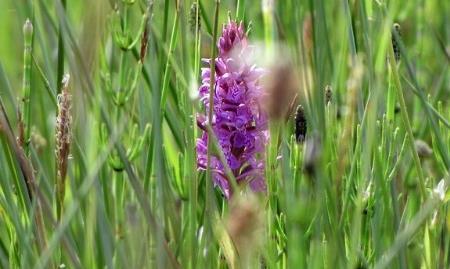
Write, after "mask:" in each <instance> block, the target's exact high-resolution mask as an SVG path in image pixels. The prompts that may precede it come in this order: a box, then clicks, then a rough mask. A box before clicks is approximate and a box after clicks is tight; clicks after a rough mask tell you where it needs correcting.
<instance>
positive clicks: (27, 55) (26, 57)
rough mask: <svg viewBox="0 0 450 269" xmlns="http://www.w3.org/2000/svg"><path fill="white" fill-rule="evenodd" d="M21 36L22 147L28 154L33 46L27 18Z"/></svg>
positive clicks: (31, 26) (31, 25)
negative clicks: (22, 44) (22, 45)
mask: <svg viewBox="0 0 450 269" xmlns="http://www.w3.org/2000/svg"><path fill="white" fill-rule="evenodd" d="M23 37H24V51H23V61H24V65H23V84H22V91H23V99H22V103H23V108H22V111H23V116H24V125H25V126H24V130H25V131H24V138H23V140H24V149H25V153H26V154H27V155H28V154H29V152H30V150H29V143H30V134H31V126H30V125H31V120H30V117H31V115H30V114H31V113H30V94H31V53H32V46H33V24H32V23H31V21H30V20H29V19H27V20H26V21H25V24H24V26H23Z"/></svg>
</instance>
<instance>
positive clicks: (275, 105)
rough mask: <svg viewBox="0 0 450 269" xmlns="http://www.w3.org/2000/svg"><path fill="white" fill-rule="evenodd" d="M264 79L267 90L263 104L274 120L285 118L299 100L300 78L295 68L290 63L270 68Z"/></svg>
mask: <svg viewBox="0 0 450 269" xmlns="http://www.w3.org/2000/svg"><path fill="white" fill-rule="evenodd" d="M270 69H271V70H270V72H269V75H267V76H266V77H265V78H264V80H263V87H264V88H265V90H266V93H267V94H266V95H265V96H264V100H263V105H264V108H265V110H266V111H267V113H268V115H269V117H270V118H271V119H273V120H285V119H286V118H287V117H288V115H289V114H290V113H289V112H291V111H293V109H294V108H295V106H296V104H297V102H298V100H297V99H298V93H299V88H300V86H299V80H298V77H297V75H296V72H295V68H294V67H293V66H292V65H291V64H288V63H282V64H278V65H276V66H274V67H272V68H270Z"/></svg>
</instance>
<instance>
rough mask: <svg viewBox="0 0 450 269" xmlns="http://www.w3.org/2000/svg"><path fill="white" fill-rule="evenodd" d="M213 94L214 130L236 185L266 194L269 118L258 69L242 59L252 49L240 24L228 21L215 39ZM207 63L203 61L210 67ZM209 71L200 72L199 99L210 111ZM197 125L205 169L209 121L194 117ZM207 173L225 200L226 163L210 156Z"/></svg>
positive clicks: (228, 194) (200, 162) (200, 165)
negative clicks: (216, 40) (209, 172)
mask: <svg viewBox="0 0 450 269" xmlns="http://www.w3.org/2000/svg"><path fill="white" fill-rule="evenodd" d="M217 46H218V49H219V55H218V57H217V58H216V59H215V61H216V70H215V72H216V81H215V94H214V96H213V101H214V103H213V105H214V107H213V118H212V129H213V131H214V134H215V135H216V137H217V139H218V142H219V145H220V147H221V149H222V151H223V153H224V155H225V158H226V161H227V165H228V166H229V167H230V168H231V170H232V172H233V174H234V176H235V178H236V180H237V183H238V184H239V185H243V184H248V185H249V186H250V188H251V189H252V190H253V191H255V192H266V190H267V186H266V183H265V179H264V154H265V145H266V144H267V142H268V131H267V116H266V114H265V112H264V111H263V110H262V108H261V107H260V102H259V99H260V98H261V96H262V87H261V86H260V85H259V80H260V78H261V76H262V75H263V72H262V71H261V69H259V68H257V67H256V66H254V65H251V64H249V63H248V60H247V59H246V58H245V57H246V55H247V54H248V51H249V49H250V47H249V45H248V41H247V36H246V33H245V29H244V26H243V24H242V23H239V24H237V23H236V22H234V21H229V22H228V23H227V24H226V25H225V26H224V27H223V31H222V36H221V37H220V38H219V40H218V44H217ZM209 61H210V60H206V62H207V63H209ZM210 75H211V72H210V69H209V68H203V69H202V85H201V86H200V88H199V93H200V100H201V102H202V103H203V105H204V106H205V108H206V110H208V109H209V94H210V89H209V88H210ZM197 124H198V126H199V128H200V129H201V130H202V131H203V132H202V136H201V138H199V139H198V140H197V166H198V168H199V169H200V170H206V168H207V145H208V133H207V131H206V125H207V124H208V123H207V117H206V116H205V115H198V117H197ZM210 169H211V171H212V175H213V180H214V185H215V186H217V187H219V188H220V189H221V190H222V192H223V194H224V195H225V197H226V198H228V199H229V198H230V197H231V195H232V189H231V183H230V182H229V179H228V178H227V176H226V174H225V169H224V164H223V163H222V162H221V161H220V160H219V158H218V157H217V156H214V155H212V156H211V163H210Z"/></svg>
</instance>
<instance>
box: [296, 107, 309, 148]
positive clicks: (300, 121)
mask: <svg viewBox="0 0 450 269" xmlns="http://www.w3.org/2000/svg"><path fill="white" fill-rule="evenodd" d="M306 131H307V120H306V116H305V109H304V108H303V106H302V105H299V106H298V107H297V111H296V113H295V140H296V141H297V143H301V144H302V143H303V142H305V138H306Z"/></svg>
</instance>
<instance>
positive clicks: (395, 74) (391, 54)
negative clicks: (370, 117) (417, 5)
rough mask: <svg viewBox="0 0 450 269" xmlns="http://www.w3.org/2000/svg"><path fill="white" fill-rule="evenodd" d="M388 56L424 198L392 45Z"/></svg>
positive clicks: (421, 178)
mask: <svg viewBox="0 0 450 269" xmlns="http://www.w3.org/2000/svg"><path fill="white" fill-rule="evenodd" d="M388 56H389V65H390V67H391V70H392V78H393V80H394V84H395V85H394V86H395V91H396V94H397V99H398V101H399V103H400V112H401V116H402V120H403V125H404V126H405V128H406V132H407V134H408V142H409V147H410V150H411V153H412V155H413V160H414V165H415V166H416V170H417V174H418V176H419V187H420V194H421V196H422V199H425V197H426V191H425V176H424V174H423V170H422V166H421V164H420V159H419V155H418V154H417V150H416V147H415V145H414V134H413V131H412V128H411V123H410V120H409V116H408V110H407V107H406V103H405V98H404V97H403V91H402V89H403V88H402V85H401V82H400V77H399V74H398V67H397V66H396V63H395V58H394V49H393V48H392V46H389V48H388Z"/></svg>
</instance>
